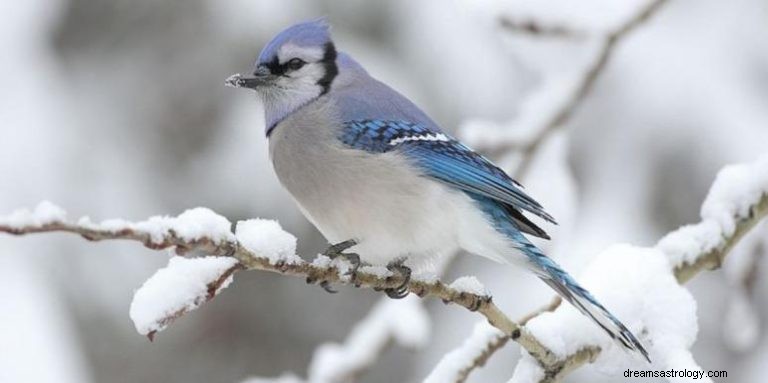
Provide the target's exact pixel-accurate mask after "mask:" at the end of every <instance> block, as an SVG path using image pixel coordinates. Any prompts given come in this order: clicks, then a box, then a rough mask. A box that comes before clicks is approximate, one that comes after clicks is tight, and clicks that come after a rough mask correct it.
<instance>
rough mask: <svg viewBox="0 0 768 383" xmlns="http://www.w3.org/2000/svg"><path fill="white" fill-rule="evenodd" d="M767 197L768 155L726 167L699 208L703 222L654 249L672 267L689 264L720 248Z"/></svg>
mask: <svg viewBox="0 0 768 383" xmlns="http://www.w3.org/2000/svg"><path fill="white" fill-rule="evenodd" d="M766 194H768V155H766V156H763V157H761V158H760V159H759V160H757V161H756V162H754V163H747V164H739V165H729V166H726V167H724V168H723V169H722V170H721V171H720V172H719V173H718V174H717V177H716V178H715V182H714V183H713V184H712V187H711V188H710V190H709V194H708V195H707V198H706V199H705V200H704V203H703V204H702V206H701V218H702V221H701V222H700V223H697V224H694V225H688V226H684V227H682V228H680V229H678V230H675V231H673V232H671V233H669V234H667V235H666V236H664V238H662V239H661V240H660V241H659V243H658V245H657V248H658V249H660V250H661V251H663V252H664V253H666V254H667V256H668V258H669V260H670V264H671V265H672V266H673V267H674V266H678V265H681V264H685V263H692V262H693V261H695V259H696V257H698V256H699V255H700V254H703V253H706V252H708V251H711V250H713V249H715V248H717V247H719V246H722V245H723V240H724V238H725V237H726V236H730V235H733V232H734V230H735V229H736V224H737V222H738V221H739V220H741V219H743V218H745V217H747V216H748V215H749V209H750V206H752V205H754V204H755V203H757V202H758V201H759V200H760V198H761V197H762V196H763V195H766Z"/></svg>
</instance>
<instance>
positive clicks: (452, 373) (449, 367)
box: [424, 320, 504, 383]
mask: <svg viewBox="0 0 768 383" xmlns="http://www.w3.org/2000/svg"><path fill="white" fill-rule="evenodd" d="M502 336H504V333H502V332H501V331H500V330H499V329H497V328H496V327H493V326H491V325H490V324H488V321H485V320H483V321H480V322H478V323H476V324H475V327H474V329H473V330H472V335H470V337H469V338H467V339H466V340H464V343H462V344H461V346H460V347H458V348H456V349H455V350H452V351H451V352H449V353H447V354H445V356H443V358H442V359H441V360H440V362H439V363H438V364H437V366H435V369H434V370H432V372H431V373H430V374H429V376H427V378H426V379H424V383H443V382H455V381H456V380H457V379H456V378H457V377H458V375H459V372H460V371H461V370H463V369H465V368H467V367H469V366H471V365H472V364H473V360H474V359H475V358H476V357H477V356H479V355H480V354H481V353H482V352H483V350H484V349H485V348H486V346H487V345H488V344H489V343H491V342H492V341H493V340H494V339H496V338H498V337H502Z"/></svg>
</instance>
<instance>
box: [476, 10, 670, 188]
mask: <svg viewBox="0 0 768 383" xmlns="http://www.w3.org/2000/svg"><path fill="white" fill-rule="evenodd" d="M666 2H667V0H649V1H648V2H647V3H646V4H645V5H644V6H642V7H639V8H638V9H637V11H636V13H634V14H633V15H631V16H630V17H628V18H626V19H625V20H624V22H622V23H621V24H620V25H618V26H617V27H615V28H613V29H612V30H610V31H609V32H607V33H605V34H604V35H602V36H599V37H595V38H596V39H597V40H598V47H597V49H596V50H595V53H594V55H593V57H592V58H591V59H590V60H589V62H588V63H587V64H586V65H584V66H582V67H580V68H578V70H577V71H576V72H575V73H568V74H567V75H563V76H553V78H551V79H548V80H547V79H545V80H544V82H543V85H542V86H541V88H540V90H539V91H537V92H535V93H534V94H533V95H532V96H531V99H529V100H528V101H527V102H526V103H525V104H524V105H523V107H522V109H521V113H520V116H519V117H518V118H516V119H515V120H514V121H512V122H510V123H509V124H507V125H508V126H506V127H503V128H502V127H498V126H488V124H487V123H485V122H474V123H472V122H471V123H469V124H467V125H466V126H464V127H463V128H462V130H461V134H462V138H463V139H464V140H466V141H467V143H469V144H470V145H471V146H473V147H474V148H475V149H477V150H480V151H482V152H484V153H486V154H488V155H489V156H491V157H498V156H500V155H502V154H509V153H510V152H515V153H518V154H519V162H518V165H517V168H516V170H515V172H514V175H515V178H518V179H519V178H523V177H524V175H525V174H526V173H527V171H528V168H529V166H530V165H531V163H532V161H533V159H534V157H535V156H534V154H535V153H536V151H537V150H538V149H539V147H541V145H542V144H543V143H544V142H545V141H546V140H547V138H549V137H550V136H551V135H552V134H553V133H554V132H556V131H557V130H558V129H560V128H561V127H562V126H563V125H565V123H566V122H567V121H568V120H569V119H570V118H571V116H572V115H573V113H574V111H575V110H576V109H577V108H578V106H579V105H580V104H581V103H582V101H583V100H584V99H585V98H586V97H587V95H589V93H590V92H591V91H592V88H594V85H595V83H596V82H597V79H598V78H599V77H600V75H601V73H602V72H603V71H604V69H605V67H606V65H607V64H608V62H609V61H610V59H611V57H612V55H613V54H614V51H615V50H616V47H617V46H618V44H619V43H620V42H621V41H622V40H624V38H625V37H627V36H628V35H630V34H631V33H632V32H633V31H635V30H636V29H637V28H638V27H639V26H641V25H642V24H643V23H644V22H646V21H647V20H648V19H650V18H651V16H653V15H654V14H655V13H656V11H657V10H658V9H659V8H661V7H662V5H664V3H666ZM501 23H502V26H504V27H505V28H506V29H507V30H509V31H512V32H514V33H526V34H534V35H546V36H569V37H572V36H577V35H581V33H578V32H575V31H573V30H571V29H570V28H566V27H555V26H548V27H543V26H539V24H537V23H535V22H524V23H521V22H515V21H513V20H512V19H511V18H508V17H507V18H502V20H501Z"/></svg>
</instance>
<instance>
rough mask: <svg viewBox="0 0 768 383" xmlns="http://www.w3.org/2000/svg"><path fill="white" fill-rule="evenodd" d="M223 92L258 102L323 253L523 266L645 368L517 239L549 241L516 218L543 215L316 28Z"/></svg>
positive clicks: (634, 345) (269, 52) (291, 37)
mask: <svg viewBox="0 0 768 383" xmlns="http://www.w3.org/2000/svg"><path fill="white" fill-rule="evenodd" d="M229 83H230V84H231V85H235V86H239V87H246V88H252V89H254V90H256V92H257V93H258V95H259V96H260V98H261V100H262V101H263V103H264V108H265V113H266V121H267V131H266V133H267V136H268V137H269V146H270V157H271V159H272V162H273V165H274V168H275V172H276V173H277V176H278V178H279V179H280V182H281V183H282V184H283V186H285V188H286V189H288V191H289V192H290V193H291V195H292V196H293V197H294V199H295V200H296V202H297V204H298V206H299V207H300V209H301V210H302V212H303V213H304V214H305V215H306V217H307V218H308V219H309V220H310V221H311V222H312V223H313V224H314V225H315V226H316V227H317V228H318V229H319V230H320V231H321V232H322V233H323V235H324V236H325V237H326V238H327V239H328V240H329V242H331V243H339V242H343V241H346V240H350V239H354V240H355V241H356V242H357V245H356V246H355V247H354V251H355V253H357V254H359V256H360V258H361V259H362V260H363V261H364V262H367V263H370V264H377V265H385V264H388V263H390V262H393V261H395V260H398V259H406V260H407V261H406V262H407V263H408V264H411V265H414V264H418V263H419V261H421V260H425V259H428V258H430V257H435V256H440V255H444V254H448V253H450V252H451V251H454V250H457V249H464V250H466V251H468V252H470V253H473V254H477V255H481V256H484V257H487V258H490V259H492V260H494V261H497V262H500V263H515V264H518V265H522V266H524V267H526V268H528V269H529V270H531V271H533V272H534V273H535V274H536V275H537V276H538V277H539V278H541V279H542V280H543V281H544V282H546V283H547V284H548V285H549V286H551V287H552V288H553V289H554V290H555V291H556V292H557V293H558V294H560V295H561V296H563V297H564V298H565V299H566V300H568V301H569V302H570V303H571V304H573V305H574V306H575V307H576V308H577V309H579V310H580V311H581V312H582V313H584V314H585V315H586V316H588V317H589V318H591V319H592V320H593V321H595V323H597V324H598V325H599V326H600V327H602V328H603V329H604V330H605V331H606V333H607V334H608V335H610V336H611V337H612V338H613V339H615V340H617V341H618V342H619V343H620V344H621V345H623V346H624V347H625V348H627V349H629V350H633V351H636V352H639V353H640V354H642V355H643V356H644V357H645V358H646V359H647V358H648V354H647V352H646V351H645V349H644V348H643V346H642V345H641V344H640V342H639V341H638V340H637V339H636V338H635V336H634V335H633V334H632V333H631V332H630V331H629V330H628V329H627V328H626V327H625V326H624V325H623V324H622V323H621V322H619V320H618V319H616V318H615V317H614V316H613V315H611V314H610V313H609V312H608V311H607V310H606V309H605V308H604V307H603V306H602V305H601V304H600V303H598V302H597V301H596V300H595V298H594V297H593V296H592V295H591V294H590V293H589V292H587V291H586V290H584V289H583V288H581V287H580V286H579V285H578V284H577V283H576V281H575V280H574V279H573V278H572V277H571V276H569V275H568V274H567V273H566V272H565V271H563V270H562V269H561V268H560V267H559V266H558V265H557V264H555V263H554V262H553V261H552V260H551V259H549V258H548V257H547V256H546V255H544V254H543V253H542V252H541V251H540V250H539V249H538V248H536V246H534V245H533V244H532V243H531V242H530V241H528V239H527V238H526V237H525V236H524V235H523V234H524V233H525V234H530V235H533V236H537V237H541V238H549V237H548V236H547V234H546V233H545V232H544V231H543V230H542V229H541V228H539V227H538V226H536V225H535V224H534V223H533V222H531V221H530V220H529V219H528V218H526V216H525V215H523V212H528V213H531V214H534V215H536V216H538V217H541V218H543V219H544V220H546V221H550V222H554V220H553V219H552V217H551V216H550V215H549V214H547V213H546V212H545V211H544V209H543V208H542V206H541V205H540V204H539V203H537V202H536V201H535V200H534V199H533V198H531V197H530V196H528V195H527V194H526V193H525V192H524V191H523V190H522V188H521V186H520V185H519V184H518V183H517V182H516V181H514V180H513V179H511V178H510V177H509V176H508V175H507V174H506V173H504V171H502V170H501V169H499V168H498V167H496V166H495V165H493V164H492V163H491V162H490V161H488V160H487V159H485V158H483V157H482V156H480V155H478V154H477V153H475V152H473V151H472V150H471V149H469V148H468V147H466V146H464V145H463V144H461V143H460V142H458V141H457V140H456V139H454V138H453V137H451V136H450V135H448V134H446V133H445V132H443V131H442V130H441V129H440V128H439V127H438V126H437V124H436V123H435V122H434V121H432V120H431V119H430V118H429V117H428V116H427V115H426V114H424V112H422V111H421V110H420V109H419V108H418V107H416V106H415V105H414V104H413V103H411V102H410V101H409V100H408V99H406V98H405V97H403V96H402V95H400V94H399V93H397V92H396V91H394V90H393V89H391V88H390V87H388V86H387V85H385V84H383V83H381V82H379V81H377V80H376V79H374V78H373V77H371V76H370V75H369V74H368V73H367V72H366V71H365V70H364V69H363V68H362V67H361V66H360V65H359V64H358V63H357V62H355V61H354V60H353V59H352V58H351V57H349V56H348V55H346V54H344V53H338V52H337V51H336V49H335V46H334V44H333V41H332V40H331V37H330V34H329V31H328V26H327V24H326V23H325V22H324V21H323V20H315V21H310V22H305V23H301V24H297V25H294V26H291V27H289V28H288V29H286V30H284V31H283V32H281V33H280V34H278V35H277V36H276V37H275V38H274V39H273V40H272V41H271V42H270V43H269V44H267V46H266V47H265V48H264V50H263V51H262V52H261V54H260V55H259V58H258V62H257V66H256V70H255V72H254V76H253V77H251V78H242V77H239V76H238V77H234V78H232V79H231V80H229Z"/></svg>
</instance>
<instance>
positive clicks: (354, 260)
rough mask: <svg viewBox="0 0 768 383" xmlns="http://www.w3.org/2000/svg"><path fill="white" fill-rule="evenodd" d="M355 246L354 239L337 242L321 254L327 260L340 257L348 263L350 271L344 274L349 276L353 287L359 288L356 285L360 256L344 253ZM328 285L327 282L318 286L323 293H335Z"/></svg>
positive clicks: (357, 284) (358, 285)
mask: <svg viewBox="0 0 768 383" xmlns="http://www.w3.org/2000/svg"><path fill="white" fill-rule="evenodd" d="M355 245H357V241H356V240H354V239H348V240H346V241H344V242H339V243H336V244H332V245H330V246H328V248H327V249H326V250H325V251H324V252H323V255H325V256H326V257H328V258H331V259H336V258H338V257H342V258H344V259H346V260H347V261H349V263H351V264H352V269H351V270H349V271H348V272H347V273H346V274H347V275H350V281H351V282H352V284H354V285H355V287H360V284H359V283H357V270H358V269H360V265H361V262H360V255H358V254H356V253H345V252H344V251H345V250H347V249H349V248H350V247H352V246H355ZM329 285H330V284H329V283H328V282H327V281H324V282H321V283H320V286H321V287H322V288H323V289H325V291H328V292H330V293H335V292H336V291H333V290H332V289H331V288H330V286H329Z"/></svg>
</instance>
